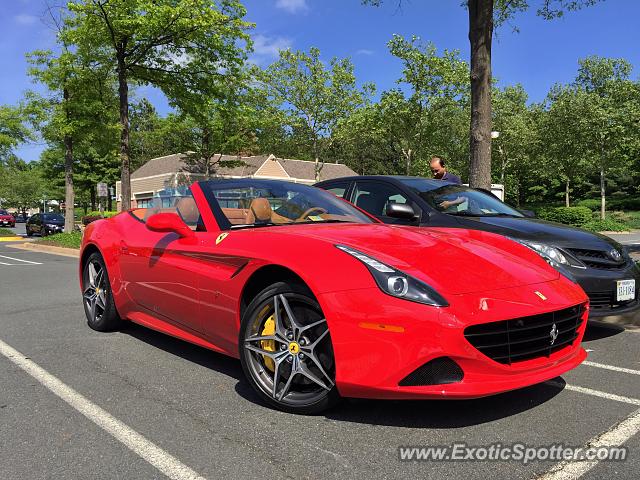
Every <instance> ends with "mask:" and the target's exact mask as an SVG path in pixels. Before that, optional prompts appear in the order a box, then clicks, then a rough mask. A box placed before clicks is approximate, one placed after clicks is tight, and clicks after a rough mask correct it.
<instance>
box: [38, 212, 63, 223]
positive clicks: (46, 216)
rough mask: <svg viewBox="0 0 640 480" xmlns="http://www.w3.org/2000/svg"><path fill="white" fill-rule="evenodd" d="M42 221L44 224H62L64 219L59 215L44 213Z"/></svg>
mask: <svg viewBox="0 0 640 480" xmlns="http://www.w3.org/2000/svg"><path fill="white" fill-rule="evenodd" d="M42 219H43V220H44V221H45V222H64V217H63V216H62V215H60V214H59V213H44V214H43V215H42Z"/></svg>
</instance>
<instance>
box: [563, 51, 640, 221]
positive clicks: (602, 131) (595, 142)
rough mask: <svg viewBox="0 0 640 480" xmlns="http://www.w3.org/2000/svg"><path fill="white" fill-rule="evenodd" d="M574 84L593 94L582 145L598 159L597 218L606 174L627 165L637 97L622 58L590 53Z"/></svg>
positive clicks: (635, 135) (602, 211)
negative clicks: (588, 124)
mask: <svg viewBox="0 0 640 480" xmlns="http://www.w3.org/2000/svg"><path fill="white" fill-rule="evenodd" d="M579 63H580V67H579V69H578V75H577V77H576V81H575V84H576V85H577V86H578V87H580V88H583V89H584V90H585V92H587V93H588V94H590V95H592V96H594V97H595V98H594V99H593V104H594V108H593V113H592V117H591V119H592V123H591V128H590V130H589V131H588V132H587V134H586V138H585V147H586V148H588V149H589V150H590V152H591V154H592V155H593V157H594V158H597V159H598V162H597V164H598V167H599V175H600V199H601V201H600V217H601V218H602V219H604V218H605V214H606V190H607V188H606V186H607V174H608V173H609V171H610V170H612V169H614V170H615V169H617V170H626V169H627V168H628V167H629V166H630V160H631V156H630V155H629V154H630V153H631V151H633V144H634V143H637V139H638V134H639V133H640V131H639V128H638V127H639V125H640V124H639V123H638V122H639V120H640V117H639V114H638V111H639V109H640V105H639V103H640V99H639V98H638V97H637V96H636V95H634V93H635V88H634V85H633V82H631V81H630V80H629V76H630V75H631V71H632V68H633V67H632V65H631V64H630V63H629V62H628V61H626V60H624V59H621V58H620V59H616V58H602V57H598V56H590V57H587V58H584V59H581V60H580V62H579Z"/></svg>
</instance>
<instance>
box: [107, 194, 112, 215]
mask: <svg viewBox="0 0 640 480" xmlns="http://www.w3.org/2000/svg"><path fill="white" fill-rule="evenodd" d="M107 198H108V200H107V205H108V206H107V209H108V210H109V211H110V212H113V199H112V198H111V192H109V196H108V197H107Z"/></svg>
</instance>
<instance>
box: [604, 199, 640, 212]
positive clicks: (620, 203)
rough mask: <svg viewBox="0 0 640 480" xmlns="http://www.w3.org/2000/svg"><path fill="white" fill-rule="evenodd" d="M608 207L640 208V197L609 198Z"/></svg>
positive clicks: (618, 208)
mask: <svg viewBox="0 0 640 480" xmlns="http://www.w3.org/2000/svg"><path fill="white" fill-rule="evenodd" d="M607 208H608V209H611V210H640V198H638V197H626V198H612V199H610V200H609V199H607Z"/></svg>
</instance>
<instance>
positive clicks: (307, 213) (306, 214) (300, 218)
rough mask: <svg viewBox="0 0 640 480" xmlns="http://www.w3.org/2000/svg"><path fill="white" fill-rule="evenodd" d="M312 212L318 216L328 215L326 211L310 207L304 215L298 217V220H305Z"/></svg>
mask: <svg viewBox="0 0 640 480" xmlns="http://www.w3.org/2000/svg"><path fill="white" fill-rule="evenodd" d="M313 212H319V213H320V214H323V213H328V210H327V209H326V208H322V207H311V208H308V209H307V210H305V211H304V213H303V214H302V215H300V216H299V217H298V220H304V219H305V218H308V217H309V216H310V215H311V214H312V213H313Z"/></svg>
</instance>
